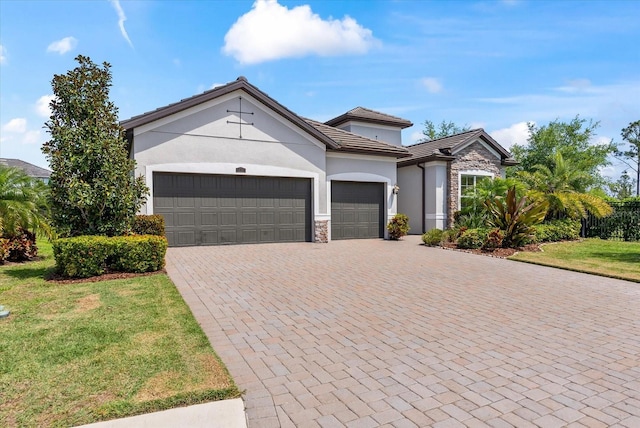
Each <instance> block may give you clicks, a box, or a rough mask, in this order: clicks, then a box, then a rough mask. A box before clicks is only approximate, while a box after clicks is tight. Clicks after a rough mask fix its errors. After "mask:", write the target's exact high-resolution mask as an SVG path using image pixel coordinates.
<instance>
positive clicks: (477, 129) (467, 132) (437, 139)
mask: <svg viewBox="0 0 640 428" xmlns="http://www.w3.org/2000/svg"><path fill="white" fill-rule="evenodd" d="M479 131H482V132H485V131H484V128H474V129H469V130H468V131H463V132H458V133H456V134H451V135H447V136H446V137H440V138H434V139H433V140H428V141H421V142H419V143H414V144H409V145H408V146H405V147H415V146H419V145H421V144H429V143H433V142H434V141H441V140H444V139H445V138H451V137H457V136H458V135H462V134H469V133H477V132H479Z"/></svg>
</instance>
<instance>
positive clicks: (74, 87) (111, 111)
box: [42, 55, 148, 236]
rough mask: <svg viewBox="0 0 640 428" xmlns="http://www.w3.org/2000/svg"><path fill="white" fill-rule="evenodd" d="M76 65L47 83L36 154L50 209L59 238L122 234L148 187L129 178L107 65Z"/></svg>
mask: <svg viewBox="0 0 640 428" xmlns="http://www.w3.org/2000/svg"><path fill="white" fill-rule="evenodd" d="M76 61H77V62H78V64H79V65H78V66H77V67H76V68H74V69H73V70H70V71H68V72H67V73H66V74H60V75H55V76H54V77H53V81H52V87H53V93H54V96H55V97H54V99H53V101H51V104H50V107H51V111H52V113H51V117H50V120H49V121H47V122H46V124H45V127H46V128H47V130H48V132H49V133H50V134H51V139H50V140H49V141H47V142H46V143H45V144H44V146H43V148H42V151H43V152H44V153H45V154H46V155H47V159H48V161H49V164H50V165H51V169H52V171H53V172H52V174H51V179H50V187H51V196H50V202H51V204H50V205H51V211H52V220H53V225H54V227H55V229H56V230H57V231H58V233H59V234H60V235H62V236H76V235H107V236H114V235H121V234H123V233H125V232H127V231H128V230H129V229H130V227H131V224H132V222H133V219H134V218H135V214H136V212H137V210H138V209H139V208H140V206H141V205H142V203H144V201H145V200H146V194H147V193H148V189H147V187H146V186H145V184H144V181H143V179H142V177H138V178H133V171H134V168H135V161H133V160H132V159H129V155H128V149H127V143H126V140H125V135H124V130H123V128H122V127H121V126H120V124H119V123H118V109H117V108H116V107H115V105H114V104H113V103H112V102H111V101H110V100H109V89H110V88H111V85H112V83H111V71H110V69H111V65H110V64H109V63H107V62H105V63H103V64H102V67H100V66H98V65H96V64H94V63H93V62H92V61H91V59H90V58H88V57H85V56H82V55H79V56H78V57H76Z"/></svg>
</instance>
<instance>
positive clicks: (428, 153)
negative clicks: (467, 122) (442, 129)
mask: <svg viewBox="0 0 640 428" xmlns="http://www.w3.org/2000/svg"><path fill="white" fill-rule="evenodd" d="M477 140H480V141H481V142H483V143H484V144H486V145H487V146H488V147H489V148H490V149H492V151H493V152H495V153H496V154H497V155H498V156H499V157H500V160H501V161H502V163H503V164H504V165H515V164H516V163H517V162H516V161H515V160H514V159H513V158H512V157H511V153H509V152H508V151H507V150H506V149H505V148H504V147H502V146H501V145H500V144H499V143H498V142H497V141H496V140H494V139H493V138H492V137H491V135H489V134H487V133H486V132H485V130H484V129H482V128H478V129H471V130H469V131H465V132H461V133H459V134H454V135H449V136H447V137H443V138H437V139H435V140H430V141H425V142H422V143H417V144H413V145H411V146H406V147H407V150H409V153H411V157H410V158H407V159H402V161H401V162H402V164H403V165H401V166H404V165H410V164H413V163H420V162H424V161H427V160H433V159H437V158H442V159H445V160H450V159H454V157H455V154H456V153H457V152H458V151H460V150H462V149H463V148H465V147H467V146H468V145H469V144H472V143H473V142H475V141H477Z"/></svg>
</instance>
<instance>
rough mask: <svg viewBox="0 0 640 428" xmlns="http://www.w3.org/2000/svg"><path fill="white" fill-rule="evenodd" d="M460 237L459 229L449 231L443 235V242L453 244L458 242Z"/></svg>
mask: <svg viewBox="0 0 640 428" xmlns="http://www.w3.org/2000/svg"><path fill="white" fill-rule="evenodd" d="M465 230H466V229H465ZM459 235H460V234H459V230H458V229H447V230H445V231H444V232H443V233H442V240H441V242H451V243H452V242H456V241H457V240H458V237H459Z"/></svg>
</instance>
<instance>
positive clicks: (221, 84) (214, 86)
mask: <svg viewBox="0 0 640 428" xmlns="http://www.w3.org/2000/svg"><path fill="white" fill-rule="evenodd" d="M224 85H226V83H213V84H212V85H211V86H209V89H215V88H219V87H220V86H224Z"/></svg>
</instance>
